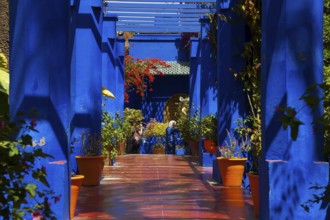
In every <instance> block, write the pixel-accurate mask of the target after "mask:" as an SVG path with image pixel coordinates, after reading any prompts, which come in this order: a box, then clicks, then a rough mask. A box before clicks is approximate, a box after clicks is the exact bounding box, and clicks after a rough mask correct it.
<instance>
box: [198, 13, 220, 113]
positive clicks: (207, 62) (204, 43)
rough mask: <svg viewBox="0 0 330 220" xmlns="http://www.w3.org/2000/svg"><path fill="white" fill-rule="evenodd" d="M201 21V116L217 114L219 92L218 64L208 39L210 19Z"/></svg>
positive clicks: (204, 18) (205, 18)
mask: <svg viewBox="0 0 330 220" xmlns="http://www.w3.org/2000/svg"><path fill="white" fill-rule="evenodd" d="M199 22H200V23H201V38H200V45H201V46H200V47H201V56H200V59H201V75H200V79H201V80H200V82H201V85H200V108H201V109H200V113H201V117H203V116H206V115H209V114H216V113H217V110H218V97H217V95H218V93H217V89H218V88H217V81H218V79H217V65H216V59H215V57H214V56H213V54H212V45H211V43H210V41H209V39H208V33H207V31H208V30H209V28H210V19H209V18H207V17H203V18H201V19H200V20H199Z"/></svg>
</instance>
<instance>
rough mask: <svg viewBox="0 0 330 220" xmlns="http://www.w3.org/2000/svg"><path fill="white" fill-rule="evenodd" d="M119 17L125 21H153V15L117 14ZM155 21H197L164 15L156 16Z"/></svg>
mask: <svg viewBox="0 0 330 220" xmlns="http://www.w3.org/2000/svg"><path fill="white" fill-rule="evenodd" d="M118 17H119V18H120V22H125V21H131V22H133V21H141V22H146V21H155V18H154V17H134V16H118ZM156 21H178V22H198V21H196V18H176V17H172V18H164V17H157V19H156Z"/></svg>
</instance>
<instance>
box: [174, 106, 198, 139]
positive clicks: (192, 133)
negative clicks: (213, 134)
mask: <svg viewBox="0 0 330 220" xmlns="http://www.w3.org/2000/svg"><path fill="white" fill-rule="evenodd" d="M176 126H177V128H178V130H179V131H180V134H181V136H182V138H183V139H184V140H185V141H186V142H189V141H199V140H200V137H201V122H200V119H199V111H196V112H195V113H194V114H193V115H192V116H191V117H190V116H189V114H188V113H182V114H180V115H179V117H178V121H177V124H176Z"/></svg>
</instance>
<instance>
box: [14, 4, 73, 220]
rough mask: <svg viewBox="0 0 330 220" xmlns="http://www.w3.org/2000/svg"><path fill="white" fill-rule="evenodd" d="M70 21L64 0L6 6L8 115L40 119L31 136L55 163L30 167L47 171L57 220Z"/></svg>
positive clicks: (65, 199) (64, 155)
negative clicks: (32, 114)
mask: <svg viewBox="0 0 330 220" xmlns="http://www.w3.org/2000/svg"><path fill="white" fill-rule="evenodd" d="M31 5H33V7H31ZM45 9H47V10H45ZM69 15H70V14H69V2H68V1H65V0H50V1H36V0H30V1H24V2H22V1H15V0H14V1H10V43H11V48H10V113H11V115H12V116H16V113H17V112H19V111H22V112H25V113H28V112H29V111H30V110H31V109H32V108H36V109H37V112H38V113H39V114H40V118H37V126H36V129H37V130H38V131H39V133H31V135H32V136H33V139H34V140H40V139H41V138H42V137H44V138H45V140H46V144H45V145H44V146H43V147H42V149H43V151H44V152H45V153H47V154H50V155H52V156H53V157H54V158H53V159H45V160H38V161H36V164H35V166H36V167H41V166H45V167H46V171H47V173H48V174H49V176H48V181H49V182H50V185H51V189H52V190H54V191H55V195H61V199H60V201H59V202H58V203H56V204H54V202H53V200H51V201H50V202H51V203H52V205H51V207H52V210H53V211H54V213H55V214H56V217H57V218H58V219H67V217H68V216H69V196H70V194H69V189H70V171H69V170H70V167H69V154H70V152H69V146H68V145H69V144H68V133H67V132H68V130H69V118H70V117H69V109H70V63H69V50H68V48H69V44H70V43H69ZM28 119H32V118H28ZM55 179H57V180H58V179H60V180H61V181H55ZM39 187H41V188H42V186H41V185H40V186H39ZM27 215H30V214H27Z"/></svg>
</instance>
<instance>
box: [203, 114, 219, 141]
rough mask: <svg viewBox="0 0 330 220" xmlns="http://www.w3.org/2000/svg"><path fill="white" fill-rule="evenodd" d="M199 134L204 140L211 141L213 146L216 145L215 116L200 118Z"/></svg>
mask: <svg viewBox="0 0 330 220" xmlns="http://www.w3.org/2000/svg"><path fill="white" fill-rule="evenodd" d="M201 132H202V135H203V137H204V138H205V139H209V140H212V141H213V143H215V145H218V144H217V143H218V141H217V135H218V119H217V117H216V116H215V115H212V114H210V115H207V116H204V117H202V123H201Z"/></svg>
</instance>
